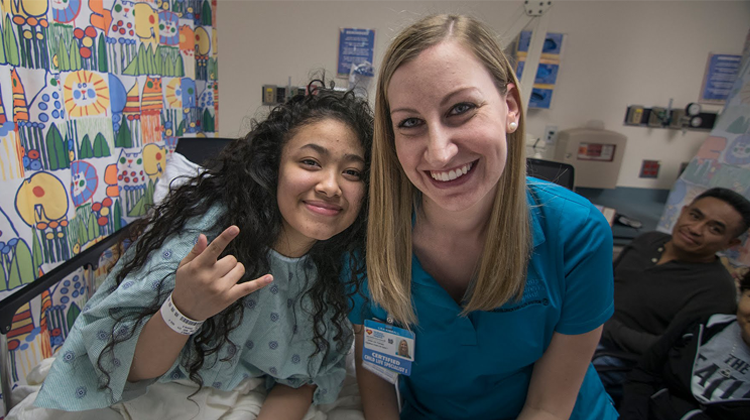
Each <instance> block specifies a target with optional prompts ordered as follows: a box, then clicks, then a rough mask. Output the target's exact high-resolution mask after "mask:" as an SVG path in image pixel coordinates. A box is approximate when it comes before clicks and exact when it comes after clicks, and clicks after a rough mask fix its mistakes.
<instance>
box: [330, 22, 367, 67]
mask: <svg viewBox="0 0 750 420" xmlns="http://www.w3.org/2000/svg"><path fill="white" fill-rule="evenodd" d="M374 49H375V30H374V29H356V28H340V29H339V59H338V66H337V67H336V68H337V71H336V73H337V75H338V77H349V73H350V72H351V70H352V65H354V66H360V65H361V64H363V63H365V62H366V63H367V65H366V66H362V68H364V69H365V70H364V72H360V74H362V75H363V76H370V77H372V76H374V75H375V74H374V72H373V68H372V62H373V51H374Z"/></svg>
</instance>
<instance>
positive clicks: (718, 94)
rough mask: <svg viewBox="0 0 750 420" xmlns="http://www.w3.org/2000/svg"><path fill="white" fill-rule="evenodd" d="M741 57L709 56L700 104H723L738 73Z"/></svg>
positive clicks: (726, 55) (728, 55)
mask: <svg viewBox="0 0 750 420" xmlns="http://www.w3.org/2000/svg"><path fill="white" fill-rule="evenodd" d="M741 61H742V56H741V55H730V54H711V55H710V56H709V58H708V65H707V66H706V75H705V76H704V78H703V88H702V89H701V98H700V102H706V103H718V104H723V103H724V102H726V100H727V98H728V97H729V92H731V90H732V86H733V85H734V80H735V79H736V78H737V73H738V72H739V71H740V62H741Z"/></svg>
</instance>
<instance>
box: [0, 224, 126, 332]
mask: <svg viewBox="0 0 750 420" xmlns="http://www.w3.org/2000/svg"><path fill="white" fill-rule="evenodd" d="M130 226H131V225H126V226H123V227H122V228H120V230H118V231H117V232H115V233H113V234H111V235H109V236H107V237H106V238H105V239H104V240H102V241H99V242H97V243H96V244H94V245H93V246H91V247H89V248H86V249H85V250H83V251H82V252H81V253H80V254H78V255H76V256H75V257H73V258H71V259H69V260H67V261H65V262H64V263H62V264H60V265H59V266H57V267H55V268H53V269H52V270H51V271H50V272H49V273H46V274H44V275H43V276H42V277H39V278H38V279H36V280H34V281H33V282H31V283H29V284H27V285H25V286H24V287H22V288H21V290H18V291H17V292H15V293H13V294H11V295H9V296H6V297H5V298H4V299H2V300H0V334H2V335H5V334H7V333H8V332H10V329H11V327H12V324H13V317H14V316H15V314H16V311H18V308H20V307H21V306H23V305H24V304H25V303H26V302H29V301H30V300H31V299H33V298H34V297H36V296H37V295H39V294H41V293H42V292H43V291H45V290H47V289H49V288H50V287H52V285H53V284H55V283H57V282H58V281H60V280H62V279H63V278H64V277H65V276H67V275H68V274H70V273H72V272H73V271H75V270H77V269H78V268H80V267H90V269H92V270H95V269H96V268H97V267H98V266H99V258H100V257H101V255H102V253H104V251H106V250H107V249H109V248H110V247H111V246H112V245H114V244H116V243H117V242H118V241H120V239H122V238H124V237H125V235H126V234H127V232H128V230H129V229H130Z"/></svg>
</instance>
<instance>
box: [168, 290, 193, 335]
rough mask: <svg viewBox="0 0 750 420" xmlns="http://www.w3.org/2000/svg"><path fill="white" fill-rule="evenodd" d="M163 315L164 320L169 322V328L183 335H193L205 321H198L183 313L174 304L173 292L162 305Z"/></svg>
mask: <svg viewBox="0 0 750 420" xmlns="http://www.w3.org/2000/svg"><path fill="white" fill-rule="evenodd" d="M161 317H162V318H163V319H164V322H166V323H167V325H168V326H169V328H171V329H172V330H173V331H174V332H176V333H177V334H182V335H192V334H194V333H195V332H196V331H198V330H199V329H200V328H201V325H203V321H196V320H194V319H190V318H188V317H186V316H185V315H183V314H182V312H180V310H179V309H177V307H176V306H174V302H173V301H172V294H171V293H170V294H169V297H168V298H167V300H165V301H164V304H162V305H161Z"/></svg>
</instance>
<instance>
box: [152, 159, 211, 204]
mask: <svg viewBox="0 0 750 420" xmlns="http://www.w3.org/2000/svg"><path fill="white" fill-rule="evenodd" d="M201 171H203V167H202V166H200V165H198V164H197V163H193V162H191V161H189V160H188V159H187V158H186V157H185V156H183V155H182V154H180V153H177V152H175V153H172V155H171V156H170V158H169V159H167V169H166V170H165V171H164V175H163V176H162V177H161V179H159V182H157V183H156V186H155V187H154V205H158V204H161V202H162V201H163V200H164V198H165V197H166V196H167V194H168V193H169V190H173V189H176V188H177V187H179V186H180V185H182V184H184V183H186V182H187V181H188V180H189V179H190V178H192V177H194V176H196V175H198V174H199V173H201Z"/></svg>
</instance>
